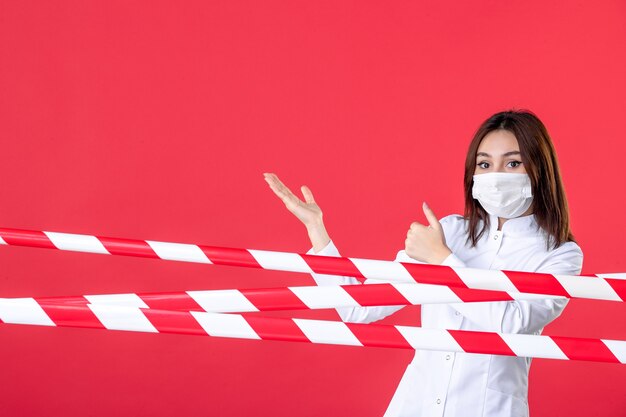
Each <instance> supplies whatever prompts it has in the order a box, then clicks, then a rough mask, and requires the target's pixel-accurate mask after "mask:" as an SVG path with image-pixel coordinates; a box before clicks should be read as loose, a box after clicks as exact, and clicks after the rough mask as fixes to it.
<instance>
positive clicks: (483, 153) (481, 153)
mask: <svg viewBox="0 0 626 417" xmlns="http://www.w3.org/2000/svg"><path fill="white" fill-rule="evenodd" d="M513 155H521V153H520V151H511V152H506V153H503V154H502V156H503V157H507V156H513ZM476 156H486V157H487V158H491V155H489V154H488V153H487V152H478V153H477V154H476Z"/></svg>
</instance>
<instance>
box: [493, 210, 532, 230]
mask: <svg viewBox="0 0 626 417" xmlns="http://www.w3.org/2000/svg"><path fill="white" fill-rule="evenodd" d="M529 214H533V208H532V206H531V207H529V208H528V210H526V211H525V212H524V213H522V214H520V215H519V216H517V217H524V216H528V215H529ZM507 220H510V219H505V218H504V217H498V230H502V225H503V224H504V223H506V221H507Z"/></svg>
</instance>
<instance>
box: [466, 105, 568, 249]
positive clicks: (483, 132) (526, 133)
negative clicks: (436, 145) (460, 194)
mask: <svg viewBox="0 0 626 417" xmlns="http://www.w3.org/2000/svg"><path fill="white" fill-rule="evenodd" d="M498 129H503V130H508V131H509V132H511V133H513V134H514V135H515V137H516V138H517V142H518V144H519V148H520V153H521V157H522V163H523V164H524V167H525V169H526V173H527V174H528V176H529V177H530V182H531V184H532V193H533V203H532V207H533V214H534V215H535V219H536V221H537V224H538V225H539V227H540V228H542V229H543V230H544V231H545V232H546V233H547V234H548V239H547V242H546V245H547V248H548V249H550V247H552V248H557V247H559V246H560V245H561V244H562V243H564V242H568V241H574V236H573V235H572V231H571V229H570V223H569V209H568V206H567V198H566V196H565V189H564V188H563V180H562V179H561V173H560V171H559V163H558V161H557V157H556V151H555V150H554V145H553V144H552V140H551V139H550V135H548V131H547V129H546V127H545V126H544V125H543V123H542V122H541V120H539V118H538V117H537V116H535V115H534V114H533V113H532V112H530V111H528V110H508V111H503V112H500V113H496V114H494V115H493V116H491V117H490V118H488V119H487V120H485V121H484V122H483V124H481V125H480V127H479V128H478V130H477V131H476V133H475V134H474V138H473V139H472V141H471V142H470V145H469V149H468V151H467V158H466V159H465V178H464V188H465V218H466V219H468V220H469V223H468V238H467V241H468V243H471V245H472V246H476V244H477V242H478V241H479V240H480V238H481V237H482V236H483V234H484V233H485V231H486V230H488V228H489V215H488V214H487V212H486V211H485V209H484V208H482V206H481V205H480V203H479V202H478V201H477V200H475V199H474V198H473V197H472V187H473V185H474V179H473V177H474V171H475V168H476V152H477V151H478V146H479V145H480V142H481V141H482V140H483V138H484V137H485V136H487V135H488V134H489V133H490V132H492V131H494V130H498ZM481 220H482V221H483V225H482V227H481V228H479V224H480V221H481ZM479 229H480V230H479Z"/></svg>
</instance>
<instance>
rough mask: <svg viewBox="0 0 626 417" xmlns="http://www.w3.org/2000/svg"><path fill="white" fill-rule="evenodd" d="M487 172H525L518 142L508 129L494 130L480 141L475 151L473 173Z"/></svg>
mask: <svg viewBox="0 0 626 417" xmlns="http://www.w3.org/2000/svg"><path fill="white" fill-rule="evenodd" d="M488 172H511V173H516V174H525V173H526V169H525V168H524V164H523V163H522V155H521V153H520V151H519V144H518V143H517V139H516V138H515V135H514V134H513V133H511V132H510V131H508V130H504V129H499V130H494V131H492V132H490V133H488V134H487V136H485V137H484V138H483V140H482V141H481V142H480V145H479V146H478V151H477V152H476V168H475V169H474V175H480V174H486V173H488Z"/></svg>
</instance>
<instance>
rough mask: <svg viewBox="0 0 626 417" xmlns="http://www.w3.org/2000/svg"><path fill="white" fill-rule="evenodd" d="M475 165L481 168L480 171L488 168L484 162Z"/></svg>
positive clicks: (487, 164) (487, 163)
mask: <svg viewBox="0 0 626 417" xmlns="http://www.w3.org/2000/svg"><path fill="white" fill-rule="evenodd" d="M476 165H478V166H479V167H481V168H482V169H487V168H489V162H485V161H483V162H479V163H478V164H476Z"/></svg>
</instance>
